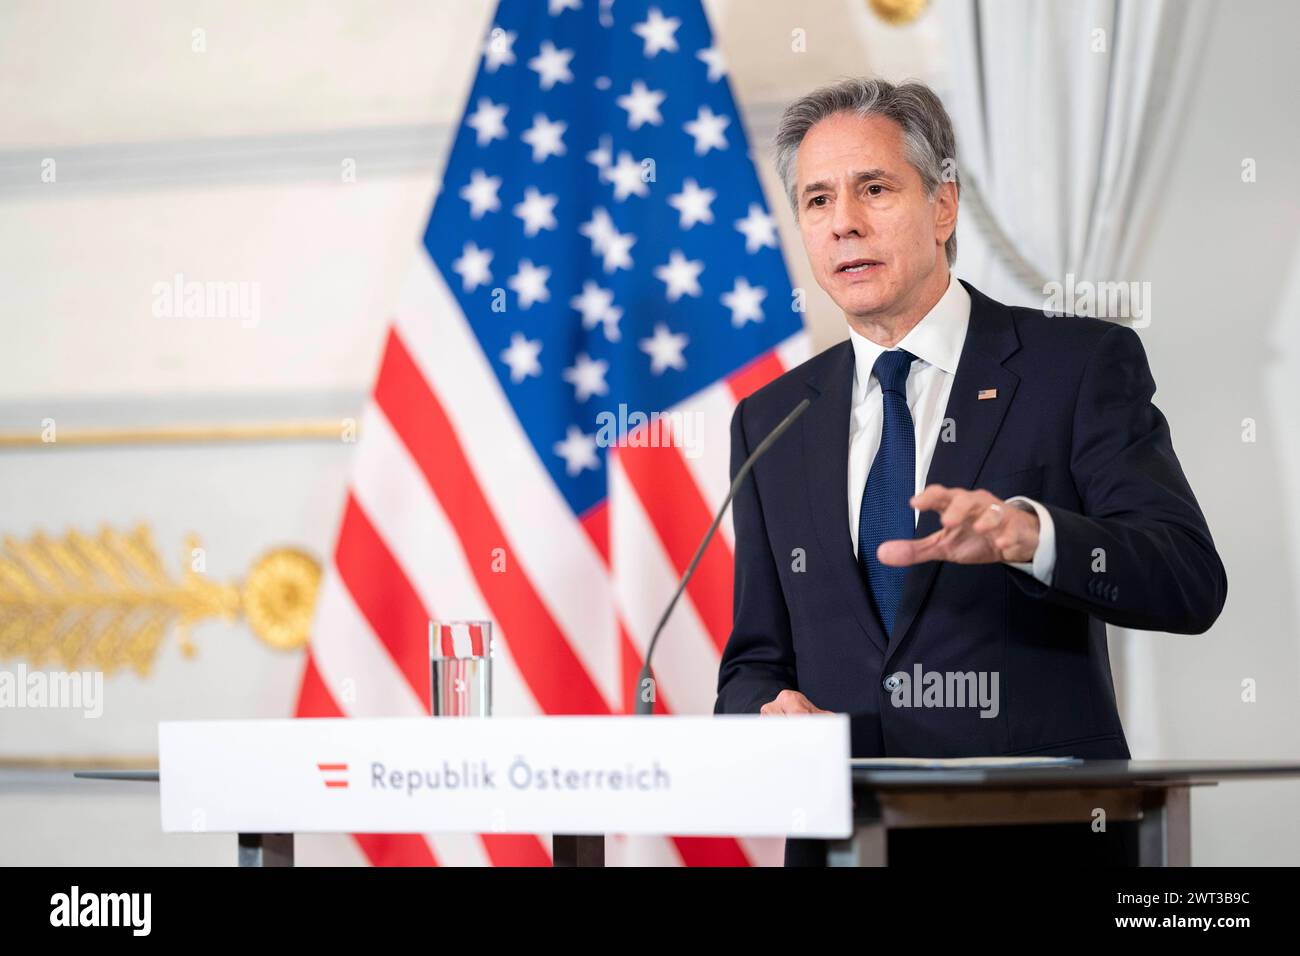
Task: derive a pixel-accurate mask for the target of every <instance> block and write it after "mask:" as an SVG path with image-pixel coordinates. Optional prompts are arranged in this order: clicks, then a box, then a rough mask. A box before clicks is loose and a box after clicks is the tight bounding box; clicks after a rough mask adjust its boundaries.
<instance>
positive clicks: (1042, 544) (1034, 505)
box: [1003, 495, 1056, 587]
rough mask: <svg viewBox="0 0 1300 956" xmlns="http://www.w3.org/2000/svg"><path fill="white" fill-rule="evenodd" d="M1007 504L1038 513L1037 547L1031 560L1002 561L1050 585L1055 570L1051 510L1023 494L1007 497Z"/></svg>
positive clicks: (1054, 531) (1054, 543)
mask: <svg viewBox="0 0 1300 956" xmlns="http://www.w3.org/2000/svg"><path fill="white" fill-rule="evenodd" d="M1007 504H1009V505H1015V506H1016V507H1017V508H1019V509H1020V510H1021V511H1029V510H1031V509H1032V510H1033V512H1034V513H1035V514H1036V515H1038V547H1037V549H1035V551H1034V559H1033V561H1004V562H1003V563H1004V564H1007V565H1010V566H1011V567H1013V568H1016V569H1018V570H1020V571H1024V572H1025V573H1026V574H1032V575H1033V576H1034V578H1035V579H1037V580H1038V581H1040V582H1041V583H1043V584H1046V585H1047V586H1048V587H1051V585H1052V572H1053V571H1055V570H1056V525H1054V524H1053V523H1052V514H1051V512H1050V511H1048V510H1047V509H1046V508H1044V507H1043V506H1042V505H1040V504H1039V503H1038V502H1037V501H1034V499H1032V498H1026V497H1025V496H1024V495H1016V496H1015V497H1014V498H1008V499H1007Z"/></svg>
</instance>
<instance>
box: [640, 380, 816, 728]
mask: <svg viewBox="0 0 1300 956" xmlns="http://www.w3.org/2000/svg"><path fill="white" fill-rule="evenodd" d="M811 404H812V400H811V399H807V398H805V399H804V400H803V401H801V402H800V403H799V404H798V405H796V406H795V407H794V408H793V409H791V410H790V414H789V415H786V416H785V418H783V419H781V423H780V424H779V425H777V426H776V427H775V428H773V429H772V430H771V431H770V432H768V435H767V437H766V438H764V439H763V440H762V441H761V442H759V443H758V447H757V448H755V449H754V450H753V451H752V452H750V455H749V457H748V458H746V459H745V463H744V464H743V465H741V466H740V470H739V471H738V472H736V477H735V480H734V481H732V482H731V488H730V490H728V491H727V497H726V498H724V499H723V500H722V507H720V508H719V509H718V513H717V514H716V515H714V516H713V524H711V525H709V530H708V531H706V532H705V533H704V540H703V541H701V542H700V546H699V547H698V548H697V549H696V550H695V557H693V558H691V563H690V564H689V565H687V567H686V573H684V574H683V575H682V579H681V581H680V582H679V583H678V585H677V590H676V591H675V592H674V593H673V599H672V600H671V601H669V602H668V606H667V607H666V608H664V613H663V617H661V618H659V624H658V625H657V626H656V627H655V632H654V635H653V636H652V637H651V638H650V646H649V647H647V648H646V652H645V664H644V665H643V666H642V667H641V674H640V676H639V677H638V678H637V682H636V688H635V693H636V713H637V715H638V716H642V717H647V716H650V715H652V714H653V713H654V706H655V702H654V697H653V696H651V698H650V699H649V700H646V699H645V696H644V695H643V694H642V693H641V688H643V687H645V686H646V682H647V681H649V680H650V659H651V657H652V656H653V655H654V652H655V645H656V644H658V643H659V635H660V634H662V633H663V629H664V626H665V625H667V623H668V618H670V617H671V616H672V613H673V608H675V607H677V601H678V599H679V598H680V597H681V596H682V592H683V591H685V590H686V584H687V582H689V581H690V579H691V575H692V574H694V573H695V566H696V565H697V564H699V563H700V558H701V557H703V555H704V549H705V548H707V547H708V546H709V542H710V541H712V540H713V533H714V532H715V531H717V530H718V525H719V524H720V523H721V522H722V516H723V515H724V514H726V513H727V507H728V505H730V504H731V499H732V498H734V497H735V496H736V492H737V491H739V490H740V483H741V482H742V481H744V480H745V476H746V475H748V474H749V472H750V469H751V468H753V467H754V463H755V462H757V461H758V460H759V459H760V458H762V457H763V455H764V454H765V453H766V452H767V450H768V449H769V448H771V447H772V444H773V443H774V442H775V441H776V440H777V439H778V438H780V437H781V436H782V435H783V434H785V432H786V430H787V429H788V428H789V427H790V426H791V425H793V424H794V423H795V419H797V418H798V417H799V416H800V415H802V414H803V413H804V412H805V411H807V409H808V406H809V405H811Z"/></svg>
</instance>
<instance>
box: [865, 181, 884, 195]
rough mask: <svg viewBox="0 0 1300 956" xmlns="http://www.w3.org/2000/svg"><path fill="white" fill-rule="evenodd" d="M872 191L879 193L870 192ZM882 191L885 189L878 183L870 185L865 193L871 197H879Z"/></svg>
mask: <svg viewBox="0 0 1300 956" xmlns="http://www.w3.org/2000/svg"><path fill="white" fill-rule="evenodd" d="M872 190H879V191H880V192H872ZM884 191H885V187H884V186H882V185H880V183H872V184H871V185H870V186H868V187H867V192H868V193H869V194H870V195H872V196H879V195H880V194H881V193H883V192H884Z"/></svg>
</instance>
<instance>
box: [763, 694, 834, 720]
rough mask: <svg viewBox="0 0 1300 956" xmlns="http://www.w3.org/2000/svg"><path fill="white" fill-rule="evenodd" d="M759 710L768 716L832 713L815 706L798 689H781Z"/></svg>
mask: <svg viewBox="0 0 1300 956" xmlns="http://www.w3.org/2000/svg"><path fill="white" fill-rule="evenodd" d="M758 712H759V713H760V714H763V715H766V716H773V715H776V716H787V715H793V714H829V713H831V711H829V710H822V709H821V708H820V707H816V706H814V705H813V702H812V701H810V700H809V699H808V698H807V697H805V696H804V695H803V694H801V693H799V692H798V691H797V690H783V691H781V693H779V694H777V695H776V698H775V699H774V700H770V701H768V702H767V703H766V704H764V705H763V706H762V707H760V708H759V711H758Z"/></svg>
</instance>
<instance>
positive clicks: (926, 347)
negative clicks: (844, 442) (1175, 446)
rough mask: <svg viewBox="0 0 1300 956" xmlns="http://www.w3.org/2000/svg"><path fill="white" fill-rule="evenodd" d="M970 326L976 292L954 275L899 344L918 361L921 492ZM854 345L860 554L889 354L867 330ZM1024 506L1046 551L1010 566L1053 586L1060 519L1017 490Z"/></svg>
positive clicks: (912, 380) (854, 492) (910, 385)
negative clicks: (880, 365)
mask: <svg viewBox="0 0 1300 956" xmlns="http://www.w3.org/2000/svg"><path fill="white" fill-rule="evenodd" d="M969 324H970V293H968V292H967V291H966V288H965V286H963V285H962V284H961V283H960V282H958V281H957V280H956V278H954V277H952V276H951V275H950V276H949V279H948V289H947V291H945V292H944V294H943V297H942V298H940V299H939V301H938V302H936V303H935V305H934V308H933V309H931V310H930V311H929V312H927V313H926V314H925V317H924V318H922V319H921V321H920V322H918V323H917V324H916V325H915V326H913V327H912V330H911V331H910V332H908V333H907V335H905V336H903V339H902V341H900V342H899V343H898V345H897V346H895V348H899V349H906V350H907V351H909V352H911V353H912V354H913V355H914V356H916V358H915V359H914V360H913V361H912V367H911V370H910V371H909V373H908V376H907V407H908V410H909V411H910V412H911V414H912V425H913V427H914V428H915V429H916V493H917V494H919V493H920V492H921V491H922V489H924V488H925V480H926V476H927V475H929V473H930V461H931V459H932V458H933V457H934V449H935V445H936V444H937V443H938V440H939V432H940V431H941V430H942V427H943V419H944V412H945V411H947V408H948V393H949V392H951V391H952V382H953V379H954V378H955V377H956V375H957V363H958V361H960V359H961V350H962V346H963V344H965V341H966V327H967V326H968V325H969ZM849 341H850V342H852V343H853V397H852V403H853V404H852V409H851V412H850V415H849V534H850V535H851V536H852V538H853V553H854V554H857V552H858V517H859V514H860V512H861V507H862V495H863V492H864V491H865V490H866V485H867V475H868V474H870V473H871V463H872V461H874V460H875V457H876V452H877V451H878V450H879V448H880V429H881V425H882V423H883V421H884V404H883V402H884V398H883V394H882V392H881V389H880V382H879V381H877V379H876V376H875V374H874V373H873V371H872V370H873V369H874V368H875V365H876V359H877V358H878V357H879V355H880V353H881V352H883V351H885V348H884V347H883V346H880V345H877V344H876V343H875V342H873V341H871V340H870V339H869V338H867V337H866V336H864V335H861V334H859V333H858V332H855V331H854V330H853V329H852V328H850V329H849ZM1007 503H1008V504H1014V505H1015V506H1016V507H1019V508H1021V509H1022V510H1026V511H1028V510H1031V509H1032V510H1033V511H1034V512H1035V513H1036V514H1037V515H1038V548H1037V550H1035V551H1034V557H1033V560H1032V561H1025V562H1014V561H1007V562H1004V563H1005V564H1007V565H1009V566H1010V567H1013V568H1016V569H1018V570H1020V571H1023V572H1025V573H1026V574H1032V575H1033V576H1034V577H1035V578H1037V579H1038V580H1039V581H1041V582H1042V583H1043V584H1047V585H1050V584H1051V583H1052V571H1053V570H1054V569H1055V566H1056V529H1055V526H1054V525H1053V524H1052V516H1051V514H1050V513H1049V512H1048V511H1047V509H1046V508H1044V507H1043V506H1042V505H1041V504H1039V503H1038V502H1037V501H1034V500H1032V499H1030V498H1026V497H1024V496H1023V495H1016V496H1015V497H1014V498H1008V499H1007ZM912 511H913V520H914V522H919V521H920V520H921V512H920V511H918V510H917V509H915V508H914V509H912Z"/></svg>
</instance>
